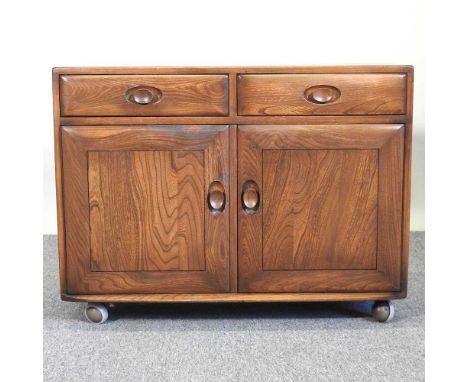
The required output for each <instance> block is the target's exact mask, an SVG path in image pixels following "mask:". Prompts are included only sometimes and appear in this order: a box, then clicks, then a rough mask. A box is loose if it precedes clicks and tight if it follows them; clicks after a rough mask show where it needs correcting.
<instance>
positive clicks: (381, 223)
mask: <svg viewBox="0 0 468 382" xmlns="http://www.w3.org/2000/svg"><path fill="white" fill-rule="evenodd" d="M403 134H404V126H403V125H300V126H277V125H270V126H267V125H265V126H262V125H248V126H240V127H239V170H238V171H239V172H238V178H239V188H240V187H241V186H240V185H242V184H244V183H245V182H247V181H248V180H253V181H255V182H256V183H257V184H258V185H259V186H260V195H261V198H262V199H261V201H260V208H259V209H258V211H257V212H256V213H255V214H253V215H248V214H246V213H244V211H243V210H242V209H241V208H238V219H239V221H238V230H239V231H238V235H239V236H238V245H239V254H238V258H239V291H240V292H249V293H252V292H271V293H274V292H326V291H328V292H352V291H354V292H363V291H397V290H400V274H399V271H400V264H401V219H402V212H401V207H400V208H398V207H397V204H398V203H400V206H401V203H402V166H403V157H402V155H403V146H402V145H403ZM268 150H278V151H283V150H286V151H289V150H330V151H333V154H334V155H336V150H339V151H341V150H366V151H374V150H378V151H379V160H378V174H379V177H378V187H379V192H378V196H377V198H378V212H377V213H378V218H377V219H378V223H377V220H376V218H375V215H373V214H374V212H372V209H373V208H375V206H372V205H374V203H375V202H374V201H373V199H374V198H373V197H370V195H369V194H373V193H374V191H370V192H369V191H366V190H370V189H373V188H375V184H373V183H374V182H375V180H374V177H375V175H372V176H367V177H363V176H362V174H361V179H360V180H359V175H358V178H357V179H356V180H355V182H356V183H357V184H356V185H355V187H358V188H359V189H360V190H364V192H362V194H359V196H358V200H359V198H364V199H365V200H366V201H367V202H370V204H371V207H370V208H369V207H365V208H364V214H363V215H364V218H363V217H362V216H360V218H361V219H362V220H361V222H357V224H359V223H361V224H363V225H364V226H365V228H364V230H365V231H366V232H367V233H369V234H371V235H372V234H374V232H377V248H376V252H377V254H376V257H377V259H376V260H377V262H376V266H375V267H374V268H373V269H354V270H353V269H343V270H336V269H323V270H317V269H314V270H306V269H296V268H294V269H293V270H267V269H264V263H263V255H264V254H265V252H264V250H263V247H264V246H265V242H264V241H263V240H262V238H265V236H264V233H263V232H264V230H265V222H264V214H265V208H266V207H265V205H268V204H269V202H268V201H267V202H266V203H265V199H264V198H265V196H264V193H265V184H267V187H269V186H268V184H269V183H271V182H273V181H276V182H277V183H278V184H277V185H278V187H279V188H281V184H282V182H284V180H282V179H280V177H281V175H282V174H281V173H280V174H279V175H280V176H275V177H274V180H272V179H271V178H269V177H270V175H269V176H267V178H266V179H265V178H264V174H265V170H264V168H265V163H264V153H265V151H268ZM369 155H370V157H369V158H366V160H363V161H362V162H363V163H365V166H367V167H368V169H365V170H362V169H357V168H356V166H362V165H363V164H362V163H360V162H361V161H356V162H355V168H353V169H351V170H350V171H351V172H350V173H346V174H344V175H343V176H345V177H346V176H350V177H355V176H356V175H357V174H360V173H362V172H363V171H364V172H370V173H371V174H372V173H374V172H375V159H374V160H372V159H370V158H372V155H371V154H369ZM331 158H333V155H332V157H331ZM337 158H339V157H337V156H335V157H334V159H335V161H336V159H337ZM369 159H370V163H371V164H370V165H369ZM330 163H332V166H333V167H336V166H337V165H338V164H339V162H333V161H332V162H330ZM330 163H328V166H330ZM372 163H373V165H372ZM308 164H309V163H307V162H306V163H295V164H294V165H295V166H299V167H302V166H304V167H306V166H307V165H308ZM373 166H374V169H373V170H372V167H373ZM277 169H278V168H277ZM344 169H346V167H343V168H342V169H341V171H342V170H344ZM348 170H349V167H348ZM294 171H299V170H293V172H294ZM321 171H326V170H323V169H322V170H321ZM283 177H284V176H283ZM332 178H333V177H330V179H332ZM301 181H303V179H302V180H301ZM369 182H370V184H369ZM319 184H320V183H319ZM262 185H263V186H262ZM348 187H349V186H348ZM270 189H271V187H270ZM313 190H314V188H312V190H311V191H313ZM266 191H267V193H268V192H271V191H268V190H266ZM326 191H327V187H325V189H324V190H321V189H317V192H326ZM238 192H239V193H240V192H241V190H240V189H239V191H238ZM345 192H350V190H349V189H348V190H347V191H345ZM358 192H360V191H358ZM351 193H352V191H351ZM288 195H289V196H291V193H288ZM271 197H272V196H271V195H270V196H268V197H267V198H271ZM294 197H297V196H296V195H295V196H294ZM344 200H346V198H345V199H344ZM361 203H363V202H362V201H360V200H359V201H358V202H357V203H356V201H354V202H353V204H352V205H339V207H338V206H334V207H335V208H341V209H342V214H344V216H346V214H350V215H353V213H354V210H355V209H356V208H358V206H361V208H362V204H361ZM364 203H365V202H364ZM268 208H269V209H271V207H268ZM277 208H278V209H281V208H282V205H277ZM348 209H349V211H347V210H348ZM267 212H268V213H270V215H271V211H269V210H267ZM288 213H290V208H289V207H288V205H286V212H285V213H284V212H279V213H278V214H279V216H284V215H285V214H288ZM361 213H362V212H361ZM328 214H331V216H332V217H333V216H335V217H336V216H337V215H334V214H333V212H327V213H326V215H327V217H328V216H329V215H328ZM366 214H367V215H368V217H367V218H365V216H366ZM319 215H320V214H319ZM299 217H300V216H299ZM270 218H271V216H270ZM269 224H272V223H271V222H270V223H269ZM276 224H278V225H280V227H282V226H281V225H282V224H284V222H283V221H279V220H275V221H274V223H273V224H272V227H271V228H267V229H266V235H267V239H268V240H269V241H268V242H267V243H266V244H267V245H268V249H272V248H273V247H274V246H279V247H280V246H281V245H282V244H281V239H282V237H284V235H286V236H287V233H284V232H282V233H281V234H282V235H283V236H281V235H279V233H278V232H279V231H278V230H277V227H276V226H275V225H276ZM366 225H367V226H366ZM326 228H327V229H326V230H323V231H319V232H321V235H322V237H324V243H327V242H331V240H333V239H334V238H337V236H335V235H336V234H335V231H334V227H333V224H329V225H328V226H326ZM310 229H311V230H315V229H316V227H311V228H310ZM275 231H276V234H277V236H276V240H275V238H273V237H272V238H271V239H270V238H269V236H268V235H270V234H271V233H273V232H275ZM314 233H315V231H314ZM356 233H357V229H356V230H355V229H354V228H350V230H348V231H346V232H340V234H342V235H345V236H346V235H347V234H348V235H349V236H347V237H345V238H344V239H342V241H343V243H344V242H348V245H351V248H352V246H353V243H352V242H353V240H354V238H353V235H355V234H356ZM371 243H372V244H371V246H373V245H374V244H373V242H372V239H371ZM325 245H326V244H325ZM329 245H330V244H329ZM343 247H344V244H343ZM292 248H293V247H292V246H291V247H290V249H289V252H287V251H286V250H284V251H283V252H282V253H281V256H286V257H292V256H293V254H294V252H293V249H292ZM354 248H355V249H354V251H352V252H350V251H348V252H345V253H340V256H341V257H342V258H343V257H345V256H351V260H349V259H348V260H344V261H347V262H348V264H350V263H351V264H353V265H354V266H356V261H360V260H364V262H363V264H362V265H361V267H360V268H366V267H367V266H369V265H370V264H369V263H370V262H371V261H373V260H372V257H371V256H369V255H364V258H363V259H362V258H361V254H360V253H358V251H357V249H356V247H354ZM283 249H285V248H283ZM311 250H312V249H311V248H306V249H305V250H304V252H303V253H304V255H306V256H314V255H315V254H316V253H315V252H312V253H311V254H309V253H308V251H311ZM356 253H357V254H356ZM369 253H370V251H369ZM319 255H320V253H319ZM327 255H328V256H331V255H333V252H332V253H331V254H330V253H327ZM335 255H336V253H335ZM267 256H270V255H267ZM355 256H356V257H355ZM303 257H304V256H303ZM272 259H273V260H272V261H270V259H269V258H268V257H267V265H269V266H271V265H272V264H271V263H274V262H275V261H277V260H276V257H272ZM369 259H370V261H369ZM280 261H283V260H280ZM308 261H311V260H308ZM315 261H317V260H315ZM319 261H321V262H322V263H321V265H326V263H327V262H330V264H331V265H333V259H330V258H326V259H323V260H319ZM287 262H288V261H286V263H287ZM367 262H369V263H367ZM281 265H283V264H281ZM314 265H316V264H314ZM286 266H287V264H286Z"/></svg>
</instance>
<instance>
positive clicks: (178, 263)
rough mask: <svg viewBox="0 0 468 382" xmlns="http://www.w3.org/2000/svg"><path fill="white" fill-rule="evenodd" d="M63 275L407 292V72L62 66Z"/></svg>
mask: <svg viewBox="0 0 468 382" xmlns="http://www.w3.org/2000/svg"><path fill="white" fill-rule="evenodd" d="M53 93H54V120H55V152H56V156H55V159H56V183H57V204H58V232H59V259H60V285H61V295H62V299H63V300H67V301H85V302H88V305H87V307H86V309H85V314H86V317H87V318H88V319H89V320H91V321H93V322H104V321H105V320H106V319H107V316H108V311H107V307H106V304H110V303H119V302H250V301H252V302H259V301H262V302H267V301H339V300H373V301H375V304H374V306H373V314H374V316H375V317H376V319H378V320H379V321H388V320H390V319H391V318H392V316H393V314H394V306H393V304H392V302H391V300H393V299H399V298H404V297H405V296H406V290H407V277H408V276H407V269H408V244H409V203H410V162H411V136H412V99H413V68H412V67H410V66H351V67H238V68H235V67H230V68H159V67H157V68H148V67H145V68H55V69H54V70H53Z"/></svg>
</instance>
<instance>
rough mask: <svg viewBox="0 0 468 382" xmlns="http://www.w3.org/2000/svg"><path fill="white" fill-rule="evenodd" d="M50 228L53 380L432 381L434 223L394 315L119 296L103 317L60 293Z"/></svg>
mask: <svg viewBox="0 0 468 382" xmlns="http://www.w3.org/2000/svg"><path fill="white" fill-rule="evenodd" d="M58 280H59V278H58V261H57V241H56V237H55V236H44V380H45V381H60V382H64V381H87V382H90V381H91V382H94V381H113V382H120V381H132V382H138V381H379V382H381V381H399V382H401V381H412V382H414V381H423V380H424V233H421V232H419V233H412V236H411V256H410V276H409V294H408V298H407V299H405V300H400V301H396V317H395V319H394V320H393V321H392V322H390V323H387V324H380V323H376V322H374V321H373V320H372V319H371V318H370V317H369V316H368V314H369V311H370V303H367V302H366V303H307V304H303V303H301V304H265V305H262V304H247V305H241V304H221V305H216V304H210V305H204V304H200V305H199V304H186V305H184V304H177V305H131V304H129V305H119V306H117V307H116V309H115V310H114V311H112V312H111V318H110V319H109V321H108V322H107V323H105V324H103V325H95V324H90V323H88V322H86V321H85V320H84V318H83V308H84V304H79V303H70V302H63V301H61V300H60V298H59V286H58V285H59V282H58Z"/></svg>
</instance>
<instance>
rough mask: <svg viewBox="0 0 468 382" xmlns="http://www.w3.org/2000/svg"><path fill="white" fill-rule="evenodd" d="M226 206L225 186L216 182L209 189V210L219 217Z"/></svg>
mask: <svg viewBox="0 0 468 382" xmlns="http://www.w3.org/2000/svg"><path fill="white" fill-rule="evenodd" d="M225 206H226V191H225V190H224V186H223V184H222V183H221V182H220V181H218V180H215V181H214V182H211V184H210V187H209V188H208V208H209V209H210V211H211V213H212V214H213V215H219V214H220V213H221V212H223V211H224V207H225Z"/></svg>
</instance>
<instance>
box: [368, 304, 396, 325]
mask: <svg viewBox="0 0 468 382" xmlns="http://www.w3.org/2000/svg"><path fill="white" fill-rule="evenodd" d="M372 316H373V317H374V318H375V319H376V320H377V321H379V322H389V321H391V320H392V319H393V317H394V316H395V305H394V304H393V302H392V301H376V302H375V303H374V305H373V306H372Z"/></svg>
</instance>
